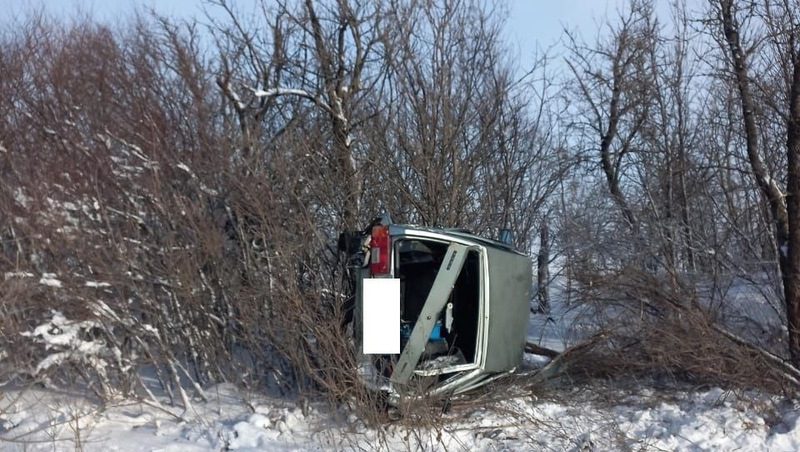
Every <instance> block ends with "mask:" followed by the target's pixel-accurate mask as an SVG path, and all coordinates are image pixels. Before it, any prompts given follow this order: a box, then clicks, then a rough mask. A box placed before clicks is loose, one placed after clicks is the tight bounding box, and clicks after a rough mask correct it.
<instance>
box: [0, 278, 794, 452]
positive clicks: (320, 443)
mask: <svg viewBox="0 0 800 452" xmlns="http://www.w3.org/2000/svg"><path fill="white" fill-rule="evenodd" d="M24 276H26V277H29V276H32V275H27V274H26V275H24ZM55 276H56V275H47V274H45V275H42V277H43V278H45V277H48V278H52V279H55ZM8 277H9V276H6V278H8ZM12 277H17V276H16V275H14V276H12ZM85 285H86V286H87V287H108V283H103V282H97V281H86V283H85ZM732 287H733V289H731V290H732V291H733V292H734V295H735V297H733V299H734V300H737V299H738V297H740V298H742V299H743V298H751V297H750V294H749V293H748V292H747V290H748V289H747V287H748V286H746V285H745V284H743V283H740V282H738V281H737V282H736V284H733V285H732ZM562 290H563V287H561V285H560V283H556V284H555V287H554V288H553V292H552V293H551V295H552V296H553V299H554V301H555V302H554V304H553V305H552V309H551V312H550V313H549V314H532V315H531V328H530V330H529V336H530V337H529V339H530V340H532V341H534V342H537V343H539V344H540V345H542V346H546V347H549V348H553V349H564V348H565V347H567V346H569V345H571V344H573V343H575V341H576V340H578V339H579V338H580V336H581V331H583V330H582V329H581V328H582V322H583V320H584V318H585V317H584V313H582V312H581V311H580V309H579V308H577V307H571V306H568V305H567V304H566V303H563V302H559V301H558V300H561V299H562V297H561V296H560V295H561V291H562ZM92 307H93V308H92V309H93V311H94V312H95V313H98V315H100V313H102V312H105V310H106V309H107V307H105V306H104V305H103V304H102V302H98V301H95V302H93V304H92ZM100 317H102V315H100ZM769 318H770V315H768V314H765V318H764V319H763V320H764V322H766V321H767V320H769ZM142 328H143V330H146V331H151V330H152V331H155V330H154V329H153V327H152V326H150V325H142ZM92 329H102V325H101V324H100V323H98V322H95V321H91V320H89V321H71V320H69V319H67V318H66V317H65V316H64V315H63V314H62V313H61V312H58V311H52V313H51V318H50V319H49V320H48V321H47V322H45V323H43V324H42V325H39V326H38V327H36V328H34V329H33V330H32V331H30V332H27V333H23V334H22V335H23V336H24V337H26V338H29V339H30V340H33V341H35V342H36V343H39V344H42V345H43V346H44V349H45V350H46V351H47V353H46V354H45V355H44V358H43V359H42V360H41V361H40V362H39V364H38V366H37V372H39V371H43V370H45V369H48V368H52V367H53V366H57V365H59V364H63V363H64V362H65V361H72V362H78V363H82V364H85V365H88V366H91V367H92V368H94V369H95V370H97V371H98V372H99V371H101V370H102V366H103V357H110V356H115V354H114V353H113V350H109V348H108V347H109V346H108V344H106V343H104V342H103V341H102V340H100V339H97V338H96V339H94V340H87V339H86V338H87V337H88V335H87V334H86V333H87V332H88V331H89V330H92ZM0 352H1V351H0ZM0 355H2V353H0ZM545 362H547V360H546V358H543V357H540V356H535V355H526V356H525V364H524V366H525V367H527V368H531V367H538V366H541V365H542V364H544V363H545ZM522 378H523V377H517V379H516V380H514V379H512V380H500V381H498V382H496V383H493V384H492V385H491V386H490V387H488V388H487V389H488V390H487V391H486V392H482V393H480V394H478V395H476V394H467V395H465V396H462V397H459V398H456V399H454V401H453V405H452V408H451V409H450V411H449V412H448V413H447V414H445V415H444V417H443V419H442V422H441V425H439V426H438V427H437V426H435V425H431V423H427V422H424V423H421V422H414V421H413V420H412V419H409V418H406V419H401V420H400V421H396V422H392V423H389V424H386V425H384V426H383V427H381V428H377V427H367V426H366V425H365V424H364V423H363V422H362V421H361V420H360V419H359V418H358V417H357V416H356V415H355V414H353V413H351V412H349V411H347V410H345V409H344V408H342V407H331V406H330V405H327V404H323V403H321V402H319V403H309V402H307V401H303V400H289V399H285V398H273V397H270V396H267V395H265V394H262V393H257V392H251V391H247V390H244V389H241V388H237V387H235V386H233V385H229V384H220V385H216V386H212V387H209V388H204V391H203V392H204V395H205V400H203V399H200V398H196V399H193V400H192V401H191V402H192V403H191V406H192V409H191V410H188V411H186V412H184V409H183V408H182V407H176V406H170V405H169V403H168V400H167V399H166V398H165V397H164V396H163V394H159V393H158V392H157V388H156V387H155V386H153V387H152V388H151V389H152V392H153V393H156V394H157V397H159V399H158V400H157V401H149V402H147V403H144V402H143V401H141V400H134V399H127V400H116V401H115V402H113V403H105V404H101V403H99V402H97V401H95V400H94V399H91V398H89V397H87V396H86V395H84V394H77V393H67V392H63V391H58V390H56V389H53V388H49V389H48V388H39V387H38V386H37V387H36V388H8V387H2V386H0V449H2V450H12V451H13V450H20V451H21V450H30V451H39V450H48V451H52V450H55V451H61V450H64V451H68V450H77V449H80V450H86V451H142V450H147V451H219V450H237V451H261V450H270V451H283V450H319V451H328V450H331V451H332V450H448V451H453V450H458V451H460V450H470V451H473V450H475V451H498V450H565V451H576V452H577V451H603V450H677V451H684V450H685V451H702V450H769V451H796V450H800V400H797V399H794V400H793V399H787V398H783V397H780V396H775V395H767V394H763V393H756V392H748V391H737V392H732V391H727V390H724V389H721V388H715V387H712V388H703V389H698V388H689V387H679V386H676V385H671V386H665V385H664V384H663V383H657V382H652V381H650V382H648V381H638V382H636V381H627V382H626V381H612V382H608V381H602V380H596V381H593V382H592V383H591V384H570V383H569V382H563V383H561V384H560V385H559V386H552V387H548V388H525V387H523V386H522V385H521V384H520V383H522V382H524V380H521V379H522ZM476 398H478V399H477V400H476Z"/></svg>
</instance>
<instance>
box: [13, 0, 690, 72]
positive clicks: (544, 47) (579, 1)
mask: <svg viewBox="0 0 800 452" xmlns="http://www.w3.org/2000/svg"><path fill="white" fill-rule="evenodd" d="M231 1H232V2H233V3H234V4H238V5H239V6H241V7H242V10H244V11H247V9H248V8H252V7H253V5H254V4H255V3H257V1H258V0H231ZM626 1H627V0H500V2H501V4H503V2H504V3H505V7H506V8H507V12H508V17H507V21H506V29H505V34H506V38H507V40H508V44H509V46H510V50H511V52H512V55H513V56H514V57H515V58H517V59H518V62H519V63H520V66H523V67H524V66H528V65H529V64H531V63H532V62H533V59H534V56H535V55H536V54H541V53H542V52H544V51H548V50H549V51H550V53H555V54H556V55H557V54H558V53H559V49H560V47H559V45H558V44H557V43H558V41H559V38H560V37H561V35H562V31H563V30H564V29H565V28H567V29H569V30H572V31H576V32H577V33H578V34H580V35H582V36H583V37H585V38H587V40H591V38H593V37H594V36H595V34H596V32H597V29H598V23H599V22H600V21H602V19H603V18H605V17H608V16H611V17H613V16H615V15H616V12H617V10H618V9H620V8H623V7H624V5H625V3H626ZM688 1H689V3H690V4H692V3H698V2H699V0H688ZM655 3H656V7H657V11H658V12H659V13H660V14H664V13H666V12H668V8H669V6H668V5H669V4H670V3H671V0H655ZM36 5H41V6H43V7H44V9H45V10H47V11H49V12H51V13H53V14H54V15H56V16H59V15H61V16H65V17H68V16H70V15H73V14H74V13H75V12H76V11H79V10H80V11H83V12H90V13H92V15H93V16H94V17H97V18H99V19H100V20H102V21H110V22H114V21H116V20H121V19H124V17H125V16H126V15H127V14H129V13H130V12H132V11H135V10H136V9H143V10H145V9H149V8H152V9H155V10H156V11H157V12H159V13H161V14H166V15H169V16H173V17H181V18H190V17H193V16H196V17H198V18H200V19H201V21H205V18H204V10H206V11H209V12H210V13H211V14H212V16H213V15H214V14H215V13H216V14H220V15H221V11H220V10H219V8H215V7H213V6H209V4H208V2H207V1H206V0H0V11H3V13H1V14H0V23H2V18H3V16H5V18H6V19H8V18H12V17H14V16H15V15H19V14H21V13H22V12H24V11H26V10H28V9H30V8H31V7H32V6H33V7H35V6H36Z"/></svg>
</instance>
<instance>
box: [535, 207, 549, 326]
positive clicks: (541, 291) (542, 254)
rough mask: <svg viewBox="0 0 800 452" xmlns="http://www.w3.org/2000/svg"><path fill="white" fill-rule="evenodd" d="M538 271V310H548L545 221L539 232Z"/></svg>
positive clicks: (546, 233) (547, 263)
mask: <svg viewBox="0 0 800 452" xmlns="http://www.w3.org/2000/svg"><path fill="white" fill-rule="evenodd" d="M536 264H537V267H538V272H537V275H536V286H537V288H538V290H537V294H536V295H537V298H538V299H539V309H538V311H539V312H542V313H545V314H548V313H549V312H550V293H549V292H548V289H547V286H548V283H549V280H550V231H549V229H548V227H547V221H543V222H542V229H541V231H540V234H539V256H538V259H537V262H536Z"/></svg>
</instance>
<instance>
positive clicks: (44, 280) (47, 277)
mask: <svg viewBox="0 0 800 452" xmlns="http://www.w3.org/2000/svg"><path fill="white" fill-rule="evenodd" d="M39 284H42V285H45V286H50V287H62V286H63V284H62V283H61V281H60V280H59V279H58V278H56V275H55V273H42V277H41V278H40V279H39Z"/></svg>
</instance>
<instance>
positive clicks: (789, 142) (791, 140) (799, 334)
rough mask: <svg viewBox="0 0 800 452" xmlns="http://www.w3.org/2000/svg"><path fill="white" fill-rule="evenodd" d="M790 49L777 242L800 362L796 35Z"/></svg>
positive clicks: (792, 347)
mask: <svg viewBox="0 0 800 452" xmlns="http://www.w3.org/2000/svg"><path fill="white" fill-rule="evenodd" d="M789 42H790V46H791V52H792V55H791V56H792V63H793V66H794V67H793V73H792V84H791V88H790V92H789V118H788V124H787V128H786V132H787V133H786V135H787V137H786V156H787V162H788V165H789V167H788V168H787V175H786V177H787V180H786V210H787V214H788V215H787V216H788V222H789V227H788V234H787V237H786V242H785V243H784V244H781V245H780V250H779V251H780V254H781V273H782V275H783V293H784V298H785V303H786V320H787V326H788V330H789V355H790V356H791V358H792V363H793V364H795V365H796V366H800V51H796V50H795V35H794V34H793V35H792V36H791V38H790V39H789Z"/></svg>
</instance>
